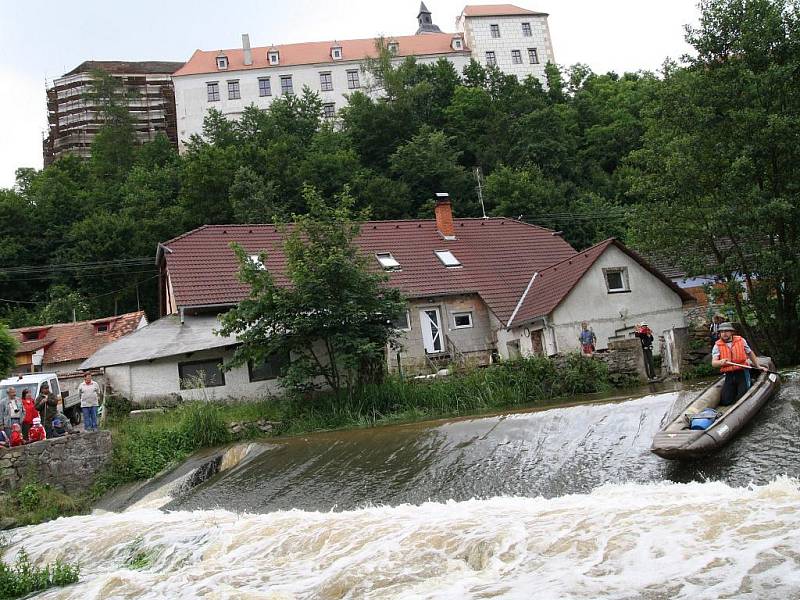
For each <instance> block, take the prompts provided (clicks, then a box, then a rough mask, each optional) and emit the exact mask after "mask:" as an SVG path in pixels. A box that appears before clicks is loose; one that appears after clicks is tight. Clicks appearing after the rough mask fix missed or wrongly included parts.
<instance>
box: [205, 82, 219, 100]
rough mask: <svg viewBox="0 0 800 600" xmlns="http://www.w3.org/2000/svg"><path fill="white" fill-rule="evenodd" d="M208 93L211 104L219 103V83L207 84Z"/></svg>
mask: <svg viewBox="0 0 800 600" xmlns="http://www.w3.org/2000/svg"><path fill="white" fill-rule="evenodd" d="M206 91H207V92H208V101H209V102H219V83H217V82H216V81H212V82H211V83H207V84H206Z"/></svg>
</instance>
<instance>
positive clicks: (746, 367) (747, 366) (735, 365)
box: [728, 360, 780, 375]
mask: <svg viewBox="0 0 800 600" xmlns="http://www.w3.org/2000/svg"><path fill="white" fill-rule="evenodd" d="M728 364H729V365H733V366H734V367H742V368H743V369H759V370H760V371H764V372H765V373H774V374H775V375H780V373H778V372H777V371H770V370H769V369H762V368H761V367H751V366H750V365H742V364H740V363H735V362H733V361H732V360H729V361H728Z"/></svg>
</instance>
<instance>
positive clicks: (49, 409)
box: [34, 381, 58, 437]
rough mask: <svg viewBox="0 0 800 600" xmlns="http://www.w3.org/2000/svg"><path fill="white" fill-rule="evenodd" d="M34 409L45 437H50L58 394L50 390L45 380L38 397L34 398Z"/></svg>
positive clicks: (56, 409) (56, 410)
mask: <svg viewBox="0 0 800 600" xmlns="http://www.w3.org/2000/svg"><path fill="white" fill-rule="evenodd" d="M36 410H38V411H39V415H40V416H41V419H42V424H43V425H44V430H45V431H46V432H47V437H51V436H52V435H53V419H55V418H56V413H57V412H58V396H56V395H55V394H54V393H53V392H51V391H50V385H49V384H48V383H47V382H46V381H45V382H44V383H43V384H42V387H41V390H40V392H39V397H38V398H36ZM34 422H35V419H34Z"/></svg>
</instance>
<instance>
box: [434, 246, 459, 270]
mask: <svg viewBox="0 0 800 600" xmlns="http://www.w3.org/2000/svg"><path fill="white" fill-rule="evenodd" d="M435 252H436V256H438V257H439V260H440V261H442V264H443V265H444V266H445V267H460V266H461V262H460V261H459V260H458V259H457V258H456V257H455V255H454V254H453V253H452V252H450V250H436V251H435Z"/></svg>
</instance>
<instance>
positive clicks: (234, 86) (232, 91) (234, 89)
mask: <svg viewBox="0 0 800 600" xmlns="http://www.w3.org/2000/svg"><path fill="white" fill-rule="evenodd" d="M241 97H242V94H241V91H240V90H239V80H238V79H236V80H235V81H229V82H228V100H238V99H239V98H241Z"/></svg>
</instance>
